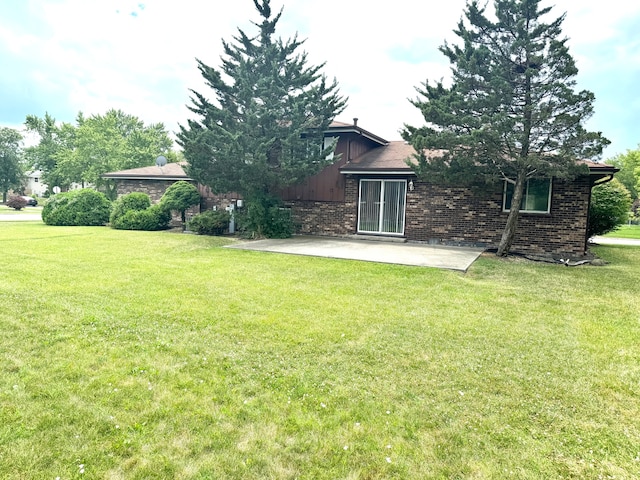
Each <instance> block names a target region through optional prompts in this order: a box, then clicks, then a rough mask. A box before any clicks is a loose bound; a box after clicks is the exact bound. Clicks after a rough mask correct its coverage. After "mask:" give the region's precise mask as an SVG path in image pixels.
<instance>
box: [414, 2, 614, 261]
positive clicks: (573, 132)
mask: <svg viewBox="0 0 640 480" xmlns="http://www.w3.org/2000/svg"><path fill="white" fill-rule="evenodd" d="M494 7H495V12H494V13H495V15H494V16H492V17H491V18H490V17H489V16H488V14H487V13H488V12H487V11H486V6H484V7H481V6H480V5H479V4H478V1H477V0H468V2H467V5H466V8H465V12H464V16H463V18H462V19H461V20H460V22H459V23H458V27H457V29H455V30H454V33H455V34H456V35H457V36H458V37H459V39H460V42H459V45H450V44H448V43H446V42H445V44H444V45H443V46H441V47H440V51H441V52H442V53H444V54H445V55H446V56H447V57H448V59H449V61H450V62H451V64H452V67H451V69H452V76H453V79H452V83H451V86H447V85H445V84H444V83H443V81H439V82H437V83H435V84H430V83H429V82H428V81H427V82H425V83H424V84H423V86H424V88H418V89H417V91H418V93H419V97H418V98H417V99H415V100H413V101H412V103H413V105H415V106H416V107H417V108H419V109H420V110H421V112H422V115H423V116H424V118H425V120H426V126H423V127H412V126H409V125H405V128H404V130H403V137H404V138H405V140H407V141H409V142H410V143H411V144H412V145H413V146H414V147H415V149H416V151H417V152H419V153H418V154H417V155H416V158H417V163H418V165H417V168H416V170H417V174H418V175H419V176H420V177H422V178H425V179H427V180H429V181H435V182H441V183H451V182H456V183H460V182H462V181H466V182H497V181H501V180H502V181H507V182H510V183H512V184H513V186H514V188H513V198H512V202H511V209H510V212H509V215H508V218H507V221H506V226H505V229H504V231H503V233H502V237H501V241H500V244H499V246H498V255H501V256H502V255H506V254H508V253H509V250H510V248H511V245H512V242H513V240H514V237H515V234H516V227H517V223H518V217H519V213H520V205H521V201H522V198H523V192H524V189H525V186H526V184H527V181H528V180H529V179H535V178H552V177H553V178H565V179H570V178H572V177H574V176H575V175H577V174H578V173H580V171H581V170H580V169H581V168H582V172H584V171H585V170H586V167H584V166H582V167H580V165H579V163H578V160H579V159H588V158H592V157H594V156H597V155H600V154H601V153H602V148H603V146H605V145H607V144H608V143H609V141H608V140H607V139H605V138H604V137H603V136H602V135H601V133H600V132H597V133H596V132H588V131H587V130H585V128H584V127H583V123H584V122H585V121H586V120H587V119H588V118H589V117H590V116H591V115H592V113H593V102H594V95H593V93H591V92H589V91H586V90H583V91H580V92H576V91H575V86H576V81H575V77H576V75H577V73H578V70H577V68H576V65H575V62H574V60H573V58H572V57H571V55H570V54H569V49H568V47H567V39H566V38H565V37H563V36H562V29H561V27H562V22H563V21H564V18H565V15H561V16H560V17H558V18H556V19H555V20H553V21H549V22H545V21H544V18H545V16H546V15H547V14H548V13H549V12H550V11H551V7H546V8H541V7H540V0H495V1H494ZM425 149H441V150H444V151H445V152H446V153H444V154H442V153H440V154H434V153H425Z"/></svg>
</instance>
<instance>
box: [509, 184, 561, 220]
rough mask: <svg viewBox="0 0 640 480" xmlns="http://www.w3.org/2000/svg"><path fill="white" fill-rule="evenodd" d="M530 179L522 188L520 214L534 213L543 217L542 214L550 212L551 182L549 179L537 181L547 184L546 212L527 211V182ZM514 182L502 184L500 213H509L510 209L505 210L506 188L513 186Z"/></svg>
mask: <svg viewBox="0 0 640 480" xmlns="http://www.w3.org/2000/svg"><path fill="white" fill-rule="evenodd" d="M531 180H532V179H529V180H527V183H526V184H525V186H524V192H523V193H522V203H523V204H524V206H523V207H521V208H520V212H522V213H534V214H539V215H544V214H549V213H550V212H551V193H552V190H553V182H552V181H551V179H550V178H548V179H539V180H547V181H548V182H549V194H548V198H547V209H546V210H529V209H527V207H526V205H527V196H528V195H529V182H530V181H531ZM515 183H516V182H514V181H512V180H506V181H505V182H504V189H503V191H502V211H503V212H509V211H511V208H507V188H508V185H509V184H511V185H515Z"/></svg>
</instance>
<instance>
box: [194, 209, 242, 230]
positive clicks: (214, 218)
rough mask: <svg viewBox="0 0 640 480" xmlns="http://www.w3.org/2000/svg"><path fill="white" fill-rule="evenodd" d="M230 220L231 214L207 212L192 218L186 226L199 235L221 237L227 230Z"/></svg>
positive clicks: (214, 211)
mask: <svg viewBox="0 0 640 480" xmlns="http://www.w3.org/2000/svg"><path fill="white" fill-rule="evenodd" d="M230 220H231V214H230V213H229V212H227V211H226V210H207V211H206V212H203V213H201V214H199V215H196V216H195V217H193V218H192V219H191V220H190V221H189V222H188V224H187V226H188V227H189V230H191V231H193V232H196V233H198V234H200V235H221V234H222V233H223V232H224V231H225V230H226V229H227V228H229V221H230Z"/></svg>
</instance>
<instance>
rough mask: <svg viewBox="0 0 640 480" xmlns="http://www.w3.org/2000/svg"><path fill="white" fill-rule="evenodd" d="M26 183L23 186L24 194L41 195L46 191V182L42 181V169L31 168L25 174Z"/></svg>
mask: <svg viewBox="0 0 640 480" xmlns="http://www.w3.org/2000/svg"><path fill="white" fill-rule="evenodd" d="M25 177H27V185H26V186H25V188H24V193H25V195H35V196H37V197H42V196H44V194H45V193H46V191H47V184H46V183H42V170H32V171H29V172H27V173H26V174H25Z"/></svg>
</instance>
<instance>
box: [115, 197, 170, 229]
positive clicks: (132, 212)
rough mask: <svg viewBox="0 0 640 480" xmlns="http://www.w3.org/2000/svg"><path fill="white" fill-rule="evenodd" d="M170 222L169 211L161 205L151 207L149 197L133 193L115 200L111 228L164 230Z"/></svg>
mask: <svg viewBox="0 0 640 480" xmlns="http://www.w3.org/2000/svg"><path fill="white" fill-rule="evenodd" d="M169 222H171V211H170V210H169V209H167V208H165V207H164V206H162V205H153V206H151V200H150V199H149V195H147V194H146V193H142V192H133V193H129V194H127V195H123V196H122V197H120V198H119V199H118V200H116V202H115V205H114V207H113V213H112V214H111V219H110V224H111V228H115V229H116V230H146V231H152V230H164V229H166V228H167V227H168V226H169Z"/></svg>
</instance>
